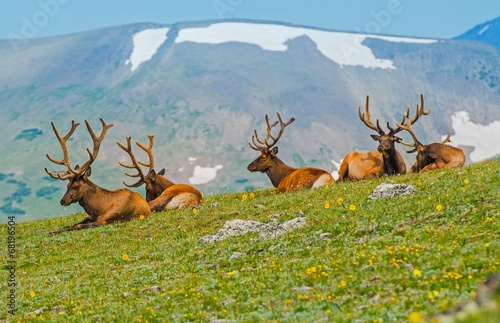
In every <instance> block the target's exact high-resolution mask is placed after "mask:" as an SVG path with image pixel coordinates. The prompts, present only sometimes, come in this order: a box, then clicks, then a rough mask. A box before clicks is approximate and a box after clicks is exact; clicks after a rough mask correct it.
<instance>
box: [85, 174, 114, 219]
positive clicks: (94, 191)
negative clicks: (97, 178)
mask: <svg viewBox="0 0 500 323" xmlns="http://www.w3.org/2000/svg"><path fill="white" fill-rule="evenodd" d="M85 186H86V187H85V193H84V194H83V197H82V198H81V199H80V201H78V204H80V206H81V207H82V208H83V209H84V210H85V212H86V213H87V214H88V215H90V216H91V217H95V216H98V215H99V214H101V213H102V212H103V211H104V210H105V209H106V208H107V207H109V201H110V200H111V199H112V197H111V196H110V195H111V193H112V192H110V191H108V190H106V189H104V188H102V187H99V186H97V185H96V184H94V183H92V182H91V181H90V180H87V181H86V182H85Z"/></svg>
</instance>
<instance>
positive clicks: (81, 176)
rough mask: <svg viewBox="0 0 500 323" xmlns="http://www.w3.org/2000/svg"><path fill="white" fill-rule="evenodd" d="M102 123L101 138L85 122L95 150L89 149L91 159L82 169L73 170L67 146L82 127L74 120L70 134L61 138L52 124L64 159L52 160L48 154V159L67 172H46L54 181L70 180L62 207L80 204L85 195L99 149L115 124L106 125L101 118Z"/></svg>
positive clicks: (77, 167)
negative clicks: (64, 168)
mask: <svg viewBox="0 0 500 323" xmlns="http://www.w3.org/2000/svg"><path fill="white" fill-rule="evenodd" d="M100 120H101V123H102V131H101V134H100V135H99V136H96V134H95V133H94V131H93V130H92V128H91V127H90V125H89V123H88V122H87V120H85V125H86V126H87V130H88V131H89V133H90V136H91V137H92V141H93V143H94V148H93V150H92V151H90V149H88V148H87V152H88V154H89V159H88V160H87V161H86V162H85V163H84V164H83V165H82V166H81V167H80V166H78V165H76V166H75V168H72V167H71V165H70V162H69V152H68V148H67V145H66V142H67V140H68V138H69V137H71V135H72V134H73V132H74V131H75V129H76V128H77V127H78V126H79V125H80V123H75V121H74V120H72V121H71V129H70V130H69V131H68V133H67V134H66V135H65V136H63V137H62V136H61V135H60V134H59V131H57V128H56V126H55V124H54V122H51V125H52V129H53V130H54V133H55V135H56V137H57V139H58V140H59V144H60V145H61V149H62V152H63V158H62V159H61V160H58V159H55V158H52V157H50V156H49V154H46V156H47V158H48V159H49V160H50V161H51V162H53V163H54V164H57V165H64V166H65V167H66V171H65V172H60V173H53V172H51V171H49V170H48V169H47V168H45V172H46V173H47V174H49V175H50V177H52V178H54V179H60V180H66V179H69V183H68V186H67V190H66V193H65V194H64V196H63V198H62V199H61V205H63V206H67V205H70V204H71V203H76V202H80V201H81V200H82V198H83V196H84V195H85V191H86V189H85V187H86V184H87V182H88V181H89V179H88V178H89V176H90V174H91V169H90V165H91V164H92V163H93V162H94V160H95V159H96V157H97V154H98V153H99V147H100V145H101V142H102V140H103V139H104V136H105V135H106V132H107V131H108V129H109V128H111V127H112V126H113V124H106V123H105V122H104V120H103V119H102V118H101V119H100Z"/></svg>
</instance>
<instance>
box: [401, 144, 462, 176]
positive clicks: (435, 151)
mask: <svg viewBox="0 0 500 323" xmlns="http://www.w3.org/2000/svg"><path fill="white" fill-rule="evenodd" d="M417 152H418V154H417V158H416V160H415V163H414V164H413V166H412V167H411V169H410V171H409V173H418V172H425V171H429V170H434V169H439V168H455V167H462V166H463V165H464V164H465V155H464V152H463V151H462V149H460V148H456V147H452V146H448V145H444V144H441V143H432V144H429V145H421V146H419V148H418V149H417Z"/></svg>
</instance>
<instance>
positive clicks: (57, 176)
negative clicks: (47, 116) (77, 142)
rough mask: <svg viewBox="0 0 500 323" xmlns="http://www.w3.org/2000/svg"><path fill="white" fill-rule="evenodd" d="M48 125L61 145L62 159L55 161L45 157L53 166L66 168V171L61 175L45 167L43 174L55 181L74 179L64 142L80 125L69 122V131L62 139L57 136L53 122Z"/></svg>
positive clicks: (72, 121)
mask: <svg viewBox="0 0 500 323" xmlns="http://www.w3.org/2000/svg"><path fill="white" fill-rule="evenodd" d="M50 124H51V125H52V129H53V130H54V133H55V134H56V137H57V140H59V144H60V145H61V149H62V152H63V158H62V159H61V160H57V159H54V158H52V157H50V155H49V154H45V156H47V158H48V159H49V160H50V161H51V162H53V163H54V164H57V165H64V166H66V171H65V172H62V173H52V172H51V171H49V170H48V169H47V167H45V172H46V173H47V174H49V175H50V177H52V178H55V179H61V180H64V179H67V178H70V177H74V176H75V175H74V174H73V172H72V171H71V167H70V165H69V152H68V147H67V146H66V141H67V140H68V139H69V137H71V135H72V134H73V132H75V129H76V128H77V127H78V126H79V125H80V123H79V122H75V120H71V129H69V131H68V133H67V134H66V135H65V136H64V137H61V135H60V134H59V131H57V128H56V125H55V124H54V122H52V121H51V122H50Z"/></svg>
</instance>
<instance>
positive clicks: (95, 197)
mask: <svg viewBox="0 0 500 323" xmlns="http://www.w3.org/2000/svg"><path fill="white" fill-rule="evenodd" d="M87 172H88V173H89V175H90V168H89V169H88V170H87V171H86V173H85V174H83V176H82V177H80V178H74V179H70V182H69V184H68V190H67V191H66V194H64V196H63V198H62V199H61V205H64V206H67V205H70V204H72V203H79V204H80V205H81V206H82V207H83V209H84V210H85V212H86V213H87V214H88V216H87V217H85V218H84V219H83V220H82V221H81V222H78V223H76V224H74V225H72V226H68V227H64V228H61V229H59V230H56V231H54V232H52V234H57V233H60V232H64V231H71V230H80V229H86V228H90V227H96V226H100V225H104V224H110V223H115V222H122V221H129V220H132V219H134V218H139V217H140V216H141V215H142V216H145V217H146V216H149V215H150V214H151V210H150V209H149V206H148V204H147V202H146V200H144V198H143V197H142V196H141V195H140V194H139V193H137V192H132V191H130V190H128V189H126V188H121V189H118V190H115V191H109V190H106V189H104V188H101V187H99V186H97V185H95V184H94V183H92V182H91V181H90V180H89V179H88V176H87V175H86V174H87Z"/></svg>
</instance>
